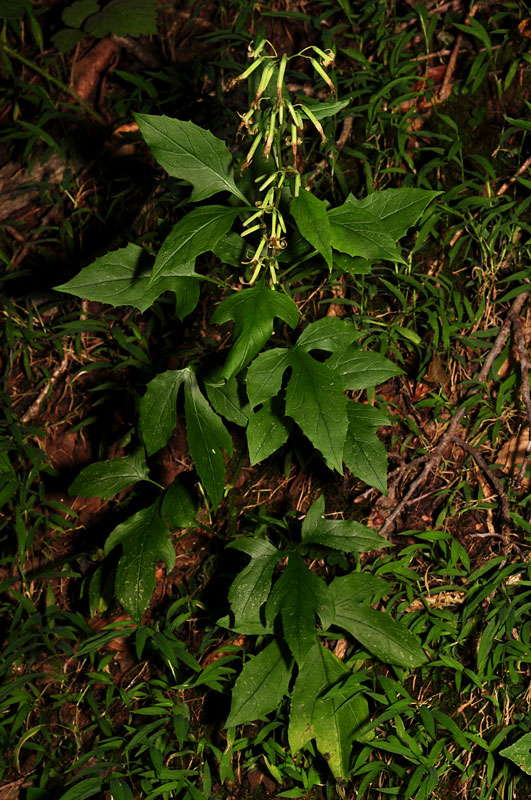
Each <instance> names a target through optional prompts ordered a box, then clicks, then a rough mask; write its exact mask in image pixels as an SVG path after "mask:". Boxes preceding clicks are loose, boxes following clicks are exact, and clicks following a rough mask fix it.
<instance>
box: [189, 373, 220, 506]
mask: <svg viewBox="0 0 531 800" xmlns="http://www.w3.org/2000/svg"><path fill="white" fill-rule="evenodd" d="M184 409H185V416H186V435H187V439H188V447H189V448H190V455H191V456H192V458H193V461H194V464H195V467H196V469H197V472H198V473H199V477H200V478H201V482H202V483H203V485H204V487H205V489H206V492H207V494H208V496H209V497H210V500H211V502H212V505H213V506H214V508H217V507H218V506H219V504H220V502H221V498H222V496H223V490H224V488H225V461H224V459H223V454H222V452H221V451H222V450H225V452H226V453H227V454H228V455H229V456H231V455H232V439H231V437H230V434H229V432H228V431H227V429H226V428H225V426H224V424H223V422H222V421H221V417H219V416H218V415H217V414H216V412H215V411H213V410H212V407H211V406H210V404H209V403H208V401H207V400H206V399H205V397H204V396H203V395H202V394H201V391H200V389H199V386H198V385H197V380H196V378H195V375H194V374H193V372H191V371H190V372H189V374H188V376H187V380H186V383H185V386H184Z"/></svg>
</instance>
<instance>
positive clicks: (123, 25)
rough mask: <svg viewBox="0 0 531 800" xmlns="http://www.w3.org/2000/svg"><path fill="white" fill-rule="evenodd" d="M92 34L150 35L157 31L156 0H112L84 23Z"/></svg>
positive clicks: (99, 35)
mask: <svg viewBox="0 0 531 800" xmlns="http://www.w3.org/2000/svg"><path fill="white" fill-rule="evenodd" d="M84 28H85V31H86V32H87V33H89V34H90V35H91V36H95V37H96V38H98V39H103V38H104V37H105V36H109V35H111V34H112V35H114V36H150V35H152V34H153V35H154V34H156V33H157V2H156V0H111V2H110V3H107V4H106V5H105V7H104V8H102V9H101V11H99V12H98V13H97V14H94V15H93V16H92V17H89V18H88V19H87V21H86V22H85V25H84Z"/></svg>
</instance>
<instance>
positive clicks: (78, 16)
mask: <svg viewBox="0 0 531 800" xmlns="http://www.w3.org/2000/svg"><path fill="white" fill-rule="evenodd" d="M99 10H100V7H99V4H98V3H97V2H96V0H77V2H76V3H72V5H70V6H68V8H65V9H64V10H63V13H62V14H61V19H62V20H63V22H64V24H65V25H70V27H71V28H81V26H82V25H83V23H84V22H85V20H86V18H87V17H90V15H91V14H96V13H97V12H98V11H99Z"/></svg>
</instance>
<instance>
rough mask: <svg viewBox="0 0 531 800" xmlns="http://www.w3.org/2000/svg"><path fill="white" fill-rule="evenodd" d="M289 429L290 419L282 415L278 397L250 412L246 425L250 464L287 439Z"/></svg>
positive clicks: (257, 461) (256, 462)
mask: <svg viewBox="0 0 531 800" xmlns="http://www.w3.org/2000/svg"><path fill="white" fill-rule="evenodd" d="M290 430H291V420H289V419H286V417H285V416H284V414H283V409H282V404H281V403H280V402H279V401H278V398H273V399H272V400H269V401H268V402H267V403H265V404H264V405H263V406H262V408H261V409H260V410H259V411H255V412H254V413H252V414H250V416H249V423H248V425H247V446H248V448H249V460H250V462H251V466H253V467H254V465H255V464H258V463H259V462H260V461H263V460H264V459H265V458H267V457H268V456H270V455H271V454H272V453H275V452H276V451H277V450H278V448H279V447H282V445H283V444H284V443H285V442H286V441H287V438H288V436H289V432H290Z"/></svg>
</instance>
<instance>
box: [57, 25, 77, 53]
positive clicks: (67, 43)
mask: <svg viewBox="0 0 531 800" xmlns="http://www.w3.org/2000/svg"><path fill="white" fill-rule="evenodd" d="M83 36H84V33H83V31H76V30H74V29H73V28H64V29H63V30H62V31H57V33H54V35H53V36H52V44H53V46H54V47H56V48H57V49H58V50H59V52H60V53H67V52H68V51H69V50H71V49H72V48H73V47H75V46H76V44H78V42H80V41H81V40H82V39H83Z"/></svg>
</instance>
